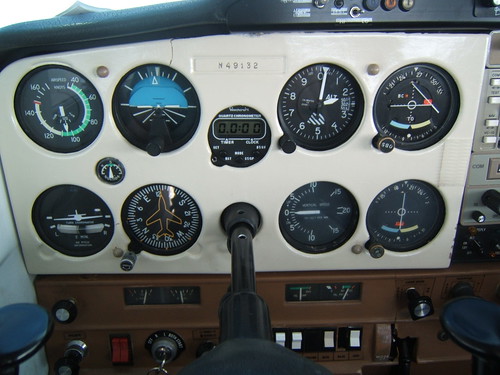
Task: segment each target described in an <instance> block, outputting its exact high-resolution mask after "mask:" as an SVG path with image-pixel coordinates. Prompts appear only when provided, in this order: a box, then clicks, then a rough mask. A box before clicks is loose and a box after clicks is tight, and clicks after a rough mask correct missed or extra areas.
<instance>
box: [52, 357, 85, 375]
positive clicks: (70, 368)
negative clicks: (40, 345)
mask: <svg viewBox="0 0 500 375" xmlns="http://www.w3.org/2000/svg"><path fill="white" fill-rule="evenodd" d="M79 373H80V366H79V365H78V362H76V361H75V360H74V359H73V358H66V357H63V358H59V359H58V360H57V361H56V363H55V365H54V374H56V375H78V374H79Z"/></svg>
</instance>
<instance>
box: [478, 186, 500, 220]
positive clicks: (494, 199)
mask: <svg viewBox="0 0 500 375" xmlns="http://www.w3.org/2000/svg"><path fill="white" fill-rule="evenodd" d="M481 201H482V202H483V204H484V205H485V206H486V207H488V208H489V209H491V210H492V211H493V212H495V213H496V214H498V215H500V193H499V192H498V191H496V190H493V189H490V190H487V191H486V192H485V193H484V194H483V195H482V197H481Z"/></svg>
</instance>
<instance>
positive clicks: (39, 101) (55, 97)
mask: <svg viewBox="0 0 500 375" xmlns="http://www.w3.org/2000/svg"><path fill="white" fill-rule="evenodd" d="M14 107H15V112H16V117H17V120H18V121H19V124H20V125H21V128H22V129H23V131H24V132H25V133H26V135H28V137H30V138H31V140H32V141H34V142H35V143H37V144H38V145H39V146H41V147H43V148H45V149H47V150H50V151H54V152H60V153H70V152H76V151H80V150H82V149H84V148H85V147H87V146H89V145H90V144H91V143H92V142H94V140H95V139H96V138H97V136H98V135H99V132H100V131H101V128H102V122H103V107H102V102H101V98H100V97H99V94H98V92H97V90H96V88H95V87H94V86H93V85H92V83H90V81H88V80H87V79H86V78H85V77H83V76H82V75H81V74H79V73H78V72H76V71H75V70H73V69H70V68H67V67H62V66H57V65H47V66H42V67H39V68H37V69H34V70H32V71H31V72H29V73H28V74H27V75H26V76H25V77H24V78H23V79H22V80H21V82H20V83H19V86H18V87H17V90H16V94H15V100H14Z"/></svg>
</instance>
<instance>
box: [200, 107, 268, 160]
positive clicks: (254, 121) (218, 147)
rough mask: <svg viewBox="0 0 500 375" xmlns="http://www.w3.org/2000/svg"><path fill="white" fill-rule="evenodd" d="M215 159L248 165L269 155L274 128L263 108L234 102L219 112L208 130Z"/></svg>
mask: <svg viewBox="0 0 500 375" xmlns="http://www.w3.org/2000/svg"><path fill="white" fill-rule="evenodd" d="M208 142H209V144H210V148H211V149H212V163H213V164H215V165H217V166H223V165H230V166H231V167H248V166H250V165H253V164H255V163H257V162H259V161H260V160H262V158H263V157H264V156H265V155H266V153H267V151H268V150H269V146H270V145H271V130H270V129H269V125H268V124H267V121H266V119H265V118H264V116H262V114H261V113H260V112H257V111H256V110H255V109H253V108H250V107H247V106H233V107H230V108H226V109H225V110H223V111H221V112H219V113H218V114H217V116H216V117H215V119H214V120H213V121H212V125H211V126H210V130H209V134H208Z"/></svg>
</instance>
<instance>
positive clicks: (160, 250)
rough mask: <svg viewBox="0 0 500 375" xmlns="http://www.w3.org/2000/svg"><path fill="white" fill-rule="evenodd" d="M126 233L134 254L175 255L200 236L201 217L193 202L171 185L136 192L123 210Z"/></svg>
mask: <svg viewBox="0 0 500 375" xmlns="http://www.w3.org/2000/svg"><path fill="white" fill-rule="evenodd" d="M121 216H122V223H123V227H124V229H125V232H126V233H127V235H128V236H129V237H130V239H131V240H132V245H133V247H135V248H136V249H137V250H145V251H147V252H150V253H152V254H156V255H174V254H179V253H181V252H183V251H185V250H187V249H189V248H190V247H191V246H192V245H193V244H194V243H195V242H196V240H197V239H198V236H199V235H200V232H201V225H202V220H201V213H200V209H199V208H198V205H197V204H196V202H195V201H194V199H193V198H192V197H191V196H190V195H189V194H187V193H186V192H185V191H183V190H181V189H179V188H177V187H175V186H171V185H166V184H151V185H146V186H143V187H141V188H138V189H136V190H135V191H134V192H132V194H130V195H129V196H128V198H127V199H126V201H125V203H124V204H123V207H122V214H121Z"/></svg>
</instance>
